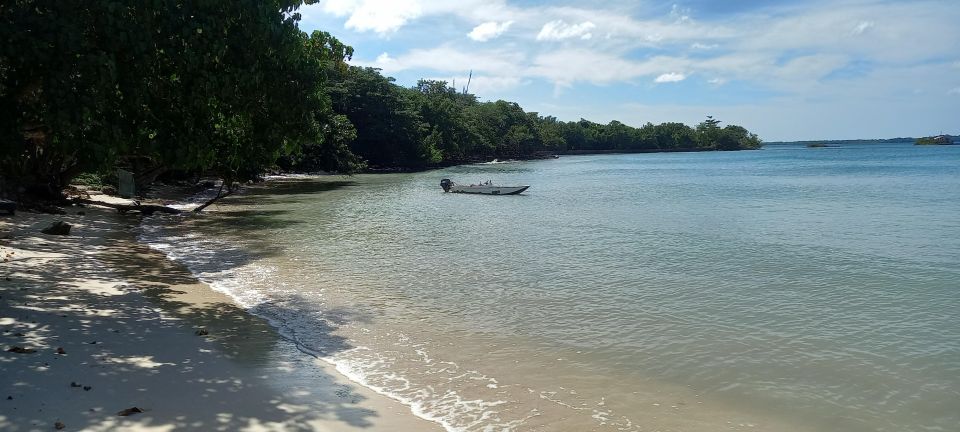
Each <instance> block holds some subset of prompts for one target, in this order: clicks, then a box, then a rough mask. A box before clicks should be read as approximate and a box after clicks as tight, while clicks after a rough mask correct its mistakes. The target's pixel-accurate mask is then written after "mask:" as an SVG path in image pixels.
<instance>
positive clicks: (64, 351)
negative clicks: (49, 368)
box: [57, 347, 67, 354]
mask: <svg viewBox="0 0 960 432" xmlns="http://www.w3.org/2000/svg"><path fill="white" fill-rule="evenodd" d="M66 353H67V351H66V350H64V349H63V347H57V354H66Z"/></svg>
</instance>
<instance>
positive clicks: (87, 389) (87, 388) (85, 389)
mask: <svg viewBox="0 0 960 432" xmlns="http://www.w3.org/2000/svg"><path fill="white" fill-rule="evenodd" d="M92 388H93V387H91V386H83V391H90V389H92Z"/></svg>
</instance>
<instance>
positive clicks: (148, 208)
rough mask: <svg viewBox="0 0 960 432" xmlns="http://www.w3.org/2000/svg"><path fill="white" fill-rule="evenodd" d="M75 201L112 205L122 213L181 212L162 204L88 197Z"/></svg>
mask: <svg viewBox="0 0 960 432" xmlns="http://www.w3.org/2000/svg"><path fill="white" fill-rule="evenodd" d="M74 202H78V203H83V204H92V205H98V206H104V207H110V208H115V209H117V211H118V212H120V213H126V212H129V211H138V212H140V213H141V214H143V215H148V216H149V215H152V214H154V213H156V212H160V213H167V214H180V213H181V211H180V209H175V208H172V207H167V206H161V205H151V204H134V205H129V204H113V203H108V202H103V201H94V200H88V199H76V200H74Z"/></svg>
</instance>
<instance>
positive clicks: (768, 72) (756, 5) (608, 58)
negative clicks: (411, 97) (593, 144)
mask: <svg viewBox="0 0 960 432" xmlns="http://www.w3.org/2000/svg"><path fill="white" fill-rule="evenodd" d="M300 13H301V15H302V17H303V18H302V21H301V23H300V27H301V29H303V30H306V31H312V30H324V31H327V32H330V33H331V34H333V35H334V36H335V37H337V38H338V39H340V40H341V41H342V42H344V43H346V44H348V45H350V46H353V47H354V50H355V54H354V57H353V59H352V60H351V62H350V63H351V64H354V65H358V66H371V67H377V68H381V69H382V73H383V74H384V75H387V76H392V77H395V78H396V80H397V83H398V84H400V85H403V86H412V85H414V84H416V82H417V80H419V79H438V80H444V81H447V82H449V83H451V84H453V83H456V87H457V88H458V89H462V88H463V87H464V86H465V85H466V84H467V77H468V75H469V74H470V72H471V71H472V73H473V78H472V80H471V82H470V88H469V91H470V92H471V93H474V94H476V95H477V96H478V97H479V98H480V100H483V101H495V100H498V99H503V100H508V101H513V102H517V103H519V104H520V106H522V107H523V108H524V109H525V110H527V111H535V112H538V113H540V115H552V116H555V117H557V118H559V119H560V120H564V121H571V120H579V119H581V118H585V119H587V120H591V121H595V122H599V123H608V122H610V121H611V120H618V121H621V122H623V123H626V124H629V125H633V126H641V125H643V124H645V123H647V122H652V123H654V124H657V123H662V122H667V121H680V122H684V123H687V124H690V125H695V124H697V123H699V122H701V121H702V120H703V119H704V118H706V116H708V115H710V116H714V117H715V118H717V119H719V120H721V121H723V122H724V123H723V124H738V125H741V126H744V127H746V128H747V129H749V130H750V131H752V132H755V133H757V134H759V135H760V137H761V138H763V139H764V140H765V141H794V140H822V139H858V138H892V137H902V136H926V135H935V134H939V133H941V132H942V133H952V134H958V135H960V0H931V1H924V0H920V1H884V0H833V1H820V0H806V1H801V0H767V1H760V0H727V1H720V0H688V1H679V0H678V1H644V0H635V1H622V0H611V1H604V2H590V1H583V0H581V1H543V0H523V1H520V0H459V1H451V0H319V1H317V2H316V3H315V4H312V5H308V6H304V7H302V8H301V10H300Z"/></svg>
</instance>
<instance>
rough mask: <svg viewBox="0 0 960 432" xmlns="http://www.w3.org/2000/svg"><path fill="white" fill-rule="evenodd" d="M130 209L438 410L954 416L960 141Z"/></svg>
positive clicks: (215, 277) (640, 419) (693, 157)
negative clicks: (517, 190)
mask: <svg viewBox="0 0 960 432" xmlns="http://www.w3.org/2000/svg"><path fill="white" fill-rule="evenodd" d="M446 177H449V178H452V179H454V180H455V181H457V180H459V181H463V182H476V181H480V180H487V179H492V180H494V182H496V183H503V184H511V183H522V184H530V185H532V187H531V188H530V190H528V191H527V192H526V193H524V194H523V195H519V196H504V197H492V196H470V195H453V194H444V193H443V192H442V191H441V190H440V188H439V180H440V179H441V178H446ZM167 221H169V220H167ZM143 230H144V231H143V235H142V237H143V239H144V240H145V241H147V242H148V243H151V244H153V245H154V246H155V247H157V248H159V249H161V250H164V251H165V252H167V253H168V254H170V255H171V256H172V257H173V258H174V259H178V260H181V261H183V262H185V263H187V264H188V266H190V268H191V269H192V270H193V271H194V272H195V273H197V274H198V275H200V276H201V277H202V278H203V279H204V280H206V281H208V282H210V283H211V284H212V285H213V286H214V287H215V288H218V289H220V290H223V291H225V292H227V293H229V294H231V295H233V296H234V297H235V298H237V299H238V301H240V302H241V303H243V304H244V305H246V306H248V307H250V308H251V310H252V311H253V312H255V313H257V314H259V315H262V316H265V317H267V318H269V319H270V320H271V321H272V322H273V323H274V324H275V325H276V326H278V328H279V329H280V330H281V332H282V333H283V334H285V335H286V336H287V337H289V338H291V339H293V340H295V341H296V342H297V343H298V345H299V346H300V347H301V349H302V350H303V351H305V352H308V353H311V354H313V355H316V356H318V357H319V358H322V359H324V360H325V361H330V362H333V363H334V364H336V365H337V367H338V369H340V370H341V371H342V372H344V373H346V374H347V375H348V376H350V377H352V378H353V379H355V380H357V381H360V382H362V383H364V384H366V385H368V386H370V387H372V388H374V389H376V390H378V391H380V392H383V393H385V394H388V395H391V396H393V397H395V398H398V399H401V400H403V401H405V402H407V403H408V404H410V405H411V406H412V408H413V410H414V412H415V413H417V414H418V415H421V416H424V417H427V418H431V419H433V420H436V421H439V422H441V423H443V424H444V425H445V426H447V427H448V429H451V430H468V431H482V430H491V431H492V430H518V431H522V430H538V431H539V430H543V431H556V430H570V431H574V430H576V431H581V430H596V431H618V430H619V431H641V430H684V431H697V430H704V431H713V430H719V429H724V430H728V429H729V430H815V431H833V430H838V431H839V430H843V431H909V430H957V425H958V424H960V414H958V413H960V324H958V323H957V318H958V312H960V293H958V289H960V146H953V147H950V146H919V147H918V146H912V145H890V144H875V145H850V146H843V147H840V148H820V149H808V148H805V147H802V146H791V145H780V146H768V148H766V149H764V150H761V151H750V152H724V153H670V154H636V155H603V156H576V157H573V156H571V157H562V158H560V159H557V160H546V161H534V162H516V163H507V164H492V165H472V166H463V167H455V168H450V169H446V170H440V171H432V172H426V173H417V174H391V175H359V176H353V177H329V178H321V179H313V180H311V179H286V180H276V181H272V182H268V184H267V185H266V186H263V187H256V188H251V189H249V190H248V191H247V192H246V193H245V194H244V195H242V196H239V197H235V198H232V199H230V200H229V201H228V202H227V203H225V204H224V205H221V206H219V207H218V208H217V211H216V212H213V213H210V214H206V215H201V216H198V217H190V218H187V219H186V220H178V221H177V222H175V223H168V222H163V221H162V220H161V219H156V220H155V221H154V222H151V223H149V224H147V225H145V226H144V228H143Z"/></svg>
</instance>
